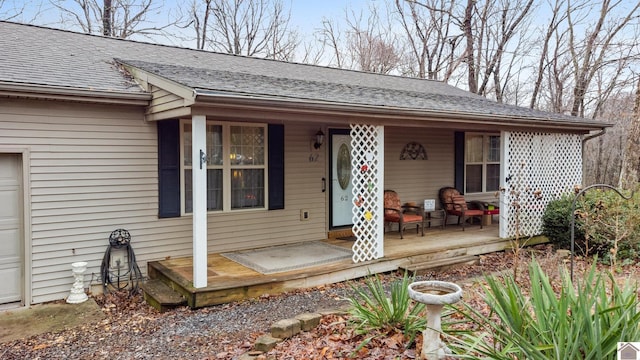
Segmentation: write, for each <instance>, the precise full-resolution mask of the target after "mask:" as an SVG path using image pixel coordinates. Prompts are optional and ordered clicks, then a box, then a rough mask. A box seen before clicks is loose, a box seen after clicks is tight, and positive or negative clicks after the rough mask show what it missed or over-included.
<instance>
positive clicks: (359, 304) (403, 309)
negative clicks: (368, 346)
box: [348, 273, 427, 346]
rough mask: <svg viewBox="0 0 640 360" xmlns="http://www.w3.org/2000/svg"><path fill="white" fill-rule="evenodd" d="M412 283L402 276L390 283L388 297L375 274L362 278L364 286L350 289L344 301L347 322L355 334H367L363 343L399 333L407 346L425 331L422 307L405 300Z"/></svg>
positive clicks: (409, 279) (405, 276)
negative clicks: (345, 303)
mask: <svg viewBox="0 0 640 360" xmlns="http://www.w3.org/2000/svg"><path fill="white" fill-rule="evenodd" d="M412 282H413V278H412V277H409V276H408V275H407V274H406V273H405V274H404V276H403V278H402V280H399V281H394V282H393V283H391V285H390V296H389V297H387V292H386V290H385V286H384V284H383V282H382V280H381V279H380V277H379V276H378V275H377V274H376V275H371V276H368V277H367V278H366V279H365V287H356V286H353V287H352V289H353V290H354V295H353V296H350V297H349V298H348V300H349V302H350V303H351V310H350V311H349V313H350V315H351V317H350V322H351V325H352V326H354V328H355V331H356V333H357V334H359V335H366V334H369V335H370V336H369V337H368V338H367V339H365V342H368V341H369V340H371V338H373V337H376V336H386V335H388V334H391V333H393V332H397V331H399V332H402V333H403V334H404V336H405V337H406V338H407V339H408V343H407V346H409V345H410V344H411V343H412V342H413V341H414V339H415V336H416V334H417V333H418V332H420V331H422V330H424V329H425V327H426V323H427V320H426V317H425V316H424V314H423V311H424V309H425V306H424V304H421V303H417V302H415V301H413V300H411V298H410V297H409V284H411V283H412Z"/></svg>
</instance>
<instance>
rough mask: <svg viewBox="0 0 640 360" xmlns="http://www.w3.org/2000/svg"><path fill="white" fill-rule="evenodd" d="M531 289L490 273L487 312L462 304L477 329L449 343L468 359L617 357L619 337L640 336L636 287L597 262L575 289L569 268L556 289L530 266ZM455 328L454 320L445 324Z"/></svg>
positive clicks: (634, 338)
mask: <svg viewBox="0 0 640 360" xmlns="http://www.w3.org/2000/svg"><path fill="white" fill-rule="evenodd" d="M529 276H530V279H531V288H530V289H529V291H527V292H524V291H522V289H521V287H520V286H519V285H518V284H517V283H516V282H515V281H514V280H513V277H509V276H506V277H505V278H504V279H503V280H499V279H497V278H493V277H487V283H488V287H487V288H485V291H484V294H485V301H486V303H487V305H488V306H489V309H490V313H489V314H483V313H482V312H481V311H479V310H476V309H474V308H473V307H471V306H470V305H467V304H463V306H462V307H460V308H455V309H454V310H455V311H456V312H457V313H458V314H459V315H461V316H462V318H463V319H464V321H465V322H467V323H470V324H471V325H472V326H473V330H471V331H469V330H467V331H459V332H457V333H454V334H453V336H451V337H450V341H451V342H452V344H451V345H450V348H451V349H452V350H454V352H455V353H457V354H458V356H460V357H461V358H466V359H487V358H489V359H533V360H537V359H540V360H543V359H544V360H546V359H558V360H560V359H562V360H565V359H566V360H571V359H576V360H577V359H598V360H600V359H615V358H616V351H617V343H618V342H628V341H637V340H638V339H640V312H639V310H638V305H639V302H638V297H637V288H636V287H632V286H630V285H629V284H626V285H624V286H622V287H620V286H619V285H618V284H617V283H616V281H615V279H614V278H613V276H612V275H611V273H606V274H605V275H603V274H601V273H599V272H598V271H597V270H596V267H595V263H594V266H593V267H592V268H591V270H590V271H589V272H588V273H587V274H586V275H585V277H584V279H582V281H578V283H577V286H576V287H577V288H576V289H574V287H573V284H572V282H571V279H570V278H569V276H568V274H566V272H564V276H563V278H562V284H561V286H562V287H561V289H560V290H559V294H556V293H555V291H554V287H553V286H552V284H551V282H550V281H549V279H548V277H547V276H546V275H545V273H544V271H543V270H542V269H541V268H540V266H539V265H538V264H537V263H536V262H535V261H534V262H532V263H531V264H530V266H529ZM445 325H448V326H447V327H450V326H451V324H445Z"/></svg>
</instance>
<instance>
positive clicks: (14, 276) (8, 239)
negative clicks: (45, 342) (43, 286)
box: [0, 154, 23, 304]
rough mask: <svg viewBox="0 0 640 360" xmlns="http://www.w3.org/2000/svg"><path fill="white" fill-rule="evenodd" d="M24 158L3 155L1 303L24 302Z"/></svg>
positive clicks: (0, 161)
mask: <svg viewBox="0 0 640 360" xmlns="http://www.w3.org/2000/svg"><path fill="white" fill-rule="evenodd" d="M20 156H21V155H18V154H0V204H2V206H0V279H2V286H0V304H5V303H9V302H16V301H21V300H22V266H23V265H22V262H23V246H22V175H21V174H22V170H21V161H20V160H21V158H20Z"/></svg>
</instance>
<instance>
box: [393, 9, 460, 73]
mask: <svg viewBox="0 0 640 360" xmlns="http://www.w3.org/2000/svg"><path fill="white" fill-rule="evenodd" d="M454 5H455V2H454V1H448V0H424V1H423V2H417V1H415V0H410V1H404V0H395V14H396V15H397V18H398V20H399V21H400V23H401V24H402V28H403V30H404V33H405V36H406V41H405V42H406V47H407V49H408V56H406V58H407V63H406V64H405V70H404V71H402V73H403V74H404V75H407V76H415V77H419V78H428V79H432V80H443V81H447V80H448V79H449V77H450V76H451V75H452V74H453V72H454V70H455V69H456V68H457V67H458V65H460V63H461V61H459V60H458V61H456V60H454V54H455V51H456V48H457V45H458V44H459V40H460V37H461V36H462V34H460V32H459V31H456V29H455V25H454V23H453V17H452V14H453V11H454Z"/></svg>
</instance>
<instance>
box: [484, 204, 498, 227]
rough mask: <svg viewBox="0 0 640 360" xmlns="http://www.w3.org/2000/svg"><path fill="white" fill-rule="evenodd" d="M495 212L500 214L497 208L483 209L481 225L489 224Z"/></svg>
mask: <svg viewBox="0 0 640 360" xmlns="http://www.w3.org/2000/svg"><path fill="white" fill-rule="evenodd" d="M497 214H500V209H499V208H495V209H491V210H484V214H483V215H482V225H491V223H493V215H497Z"/></svg>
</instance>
